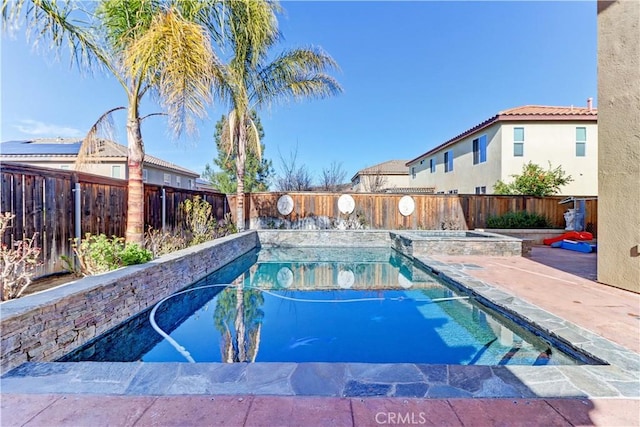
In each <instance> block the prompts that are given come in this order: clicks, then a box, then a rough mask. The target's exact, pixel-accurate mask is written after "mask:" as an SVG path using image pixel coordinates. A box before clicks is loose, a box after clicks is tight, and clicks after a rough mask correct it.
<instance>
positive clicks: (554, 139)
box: [500, 121, 598, 196]
mask: <svg viewBox="0 0 640 427" xmlns="http://www.w3.org/2000/svg"><path fill="white" fill-rule="evenodd" d="M515 127H521V128H524V155H523V156H522V157H516V156H514V155H513V128H515ZM577 127H584V128H586V131H587V142H586V147H585V156H584V157H579V156H576V128H577ZM502 159H503V161H502V173H501V176H500V179H502V180H503V181H505V182H511V181H513V178H512V177H511V175H520V174H521V173H522V166H523V165H525V164H526V163H527V162H533V163H535V164H537V165H540V166H541V167H542V168H543V169H547V168H548V167H549V161H551V166H552V167H553V168H556V167H557V166H562V170H564V171H565V172H566V173H567V174H568V175H571V177H572V178H573V181H572V182H570V183H569V184H567V185H565V186H563V187H562V188H561V189H560V190H561V193H560V194H564V195H571V196H595V195H596V194H598V125H597V124H596V122H595V121H571V122H565V121H556V122H516V123H503V125H502Z"/></svg>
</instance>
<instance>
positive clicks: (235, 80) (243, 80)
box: [215, 0, 342, 231]
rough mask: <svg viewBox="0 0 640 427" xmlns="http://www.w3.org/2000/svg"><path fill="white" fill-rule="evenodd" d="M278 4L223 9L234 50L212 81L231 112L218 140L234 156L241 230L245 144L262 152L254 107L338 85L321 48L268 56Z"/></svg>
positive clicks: (246, 3) (328, 91)
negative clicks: (221, 71)
mask: <svg viewBox="0 0 640 427" xmlns="http://www.w3.org/2000/svg"><path fill="white" fill-rule="evenodd" d="M279 10H280V8H279V6H278V5H277V4H276V3H273V2H268V1H262V0H261V1H251V0H243V1H234V2H231V7H229V8H227V9H226V10H225V24H226V25H225V27H224V33H223V42H224V45H223V46H225V47H228V48H229V51H230V52H232V57H231V59H230V60H229V62H228V63H227V64H226V66H225V67H224V69H223V70H224V71H223V75H222V76H221V82H220V84H219V85H217V86H216V87H215V90H216V93H217V95H218V96H219V98H220V99H222V100H224V101H226V102H228V104H229V107H230V112H229V114H228V115H227V116H226V118H225V120H224V122H223V131H222V137H221V143H222V146H223V147H224V149H225V151H226V152H227V153H228V155H230V156H234V157H235V159H236V182H237V190H236V221H237V226H238V230H240V231H241V230H244V228H245V221H244V170H245V162H246V155H247V150H255V152H256V154H257V155H258V156H260V137H259V131H258V128H257V127H256V124H255V122H254V120H253V119H252V117H251V111H252V110H254V109H255V110H258V109H259V108H260V107H263V106H266V105H269V104H270V103H272V102H274V101H279V100H286V99H289V98H293V99H303V98H307V97H316V98H324V97H327V96H330V95H333V94H336V93H339V92H341V91H342V88H341V87H340V85H339V83H338V82H337V81H336V80H335V79H334V78H332V77H331V76H329V75H328V74H326V70H327V69H329V68H332V67H333V68H337V64H336V63H335V61H334V60H333V59H332V58H331V57H330V56H329V55H327V54H326V53H324V52H322V51H321V50H320V49H315V48H301V49H294V50H289V51H285V52H283V53H281V54H280V55H279V56H277V57H276V58H275V59H274V60H273V61H271V62H268V52H269V50H270V49H271V48H272V47H273V46H274V45H275V43H276V42H277V41H278V39H279V36H280V34H279V32H278V22H277V19H276V13H277V12H279Z"/></svg>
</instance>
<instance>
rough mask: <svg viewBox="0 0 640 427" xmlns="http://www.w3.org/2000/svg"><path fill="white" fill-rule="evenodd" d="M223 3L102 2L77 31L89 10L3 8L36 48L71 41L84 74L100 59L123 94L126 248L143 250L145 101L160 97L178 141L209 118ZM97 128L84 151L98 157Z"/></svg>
mask: <svg viewBox="0 0 640 427" xmlns="http://www.w3.org/2000/svg"><path fill="white" fill-rule="evenodd" d="M218 3H219V2H217V1H213V0H210V1H196V0H167V1H161V0H102V1H101V2H100V3H98V5H97V7H96V8H95V10H94V11H92V12H91V13H89V15H88V17H87V18H88V20H89V23H88V24H85V25H84V26H77V25H74V24H73V23H72V16H74V14H78V13H80V11H82V10H83V9H82V7H83V6H86V4H82V3H80V2H64V3H63V4H62V5H60V4H59V3H57V2H56V1H55V0H31V1H28V2H27V1H25V0H16V1H11V0H2V23H3V27H6V26H7V25H9V26H11V25H13V24H15V23H16V22H19V20H20V19H22V18H23V17H24V18H26V21H27V24H28V28H29V30H30V32H32V33H34V34H36V35H37V36H36V37H37V40H36V42H37V41H39V40H40V39H43V38H48V39H49V40H50V41H51V42H52V45H53V46H54V47H55V48H60V47H62V45H63V43H64V42H65V41H67V42H68V47H69V50H70V53H71V55H72V57H73V58H74V59H76V61H77V63H78V65H79V66H80V68H83V67H84V66H85V65H86V64H89V63H91V61H94V62H96V61H95V60H96V59H97V60H98V61H97V62H98V63H100V65H102V66H103V67H104V68H106V69H107V70H108V71H109V72H110V73H111V74H112V75H113V76H114V77H115V78H116V80H117V81H118V82H119V83H120V85H121V86H122V88H123V89H124V91H125V93H126V96H127V122H126V129H127V144H128V166H129V167H128V170H129V181H128V193H129V194H128V203H127V231H126V240H127V241H130V242H140V243H141V242H142V239H143V232H144V201H143V184H142V162H143V160H144V144H143V140H142V132H141V127H140V125H141V122H142V121H143V120H144V119H145V118H146V117H148V116H150V115H148V116H141V114H140V104H141V101H142V99H143V97H144V95H146V94H147V93H149V92H155V93H156V94H157V95H158V97H159V99H160V104H161V106H162V107H163V108H164V110H165V112H164V113H163V114H165V115H166V116H168V123H169V127H170V129H171V131H172V132H173V134H174V135H175V136H179V135H180V134H181V133H182V132H183V131H184V130H186V131H187V132H190V131H193V130H195V119H196V118H199V117H203V116H204V114H205V112H206V105H207V103H208V101H209V100H210V98H211V87H212V86H213V84H214V83H215V81H216V76H219V75H220V73H219V70H217V69H216V67H217V65H218V64H219V61H218V60H217V57H216V55H215V53H214V51H213V48H212V43H211V41H212V40H211V39H212V36H215V34H217V32H216V30H215V22H216V18H215V17H216V16H217V13H218V12H217V10H218V9H217V6H218ZM114 110H117V109H114ZM104 119H105V116H103V117H101V120H99V122H100V121H102V120H104ZM99 122H98V123H99ZM96 128H97V127H96V126H94V127H93V128H92V131H90V132H89V134H88V135H87V137H86V138H85V141H84V143H83V147H82V148H81V151H84V152H91V151H93V148H90V147H88V146H89V145H92V144H94V143H97V142H98V138H97V132H95V130H96Z"/></svg>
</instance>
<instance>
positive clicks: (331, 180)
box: [320, 160, 347, 191]
mask: <svg viewBox="0 0 640 427" xmlns="http://www.w3.org/2000/svg"><path fill="white" fill-rule="evenodd" d="M346 176H347V172H346V171H345V170H344V169H342V163H338V162H336V161H335V160H334V161H333V162H331V165H330V166H329V167H328V168H324V169H322V178H321V182H320V188H321V189H323V190H325V191H338V187H339V186H340V184H342V183H343V182H344V179H345V177H346Z"/></svg>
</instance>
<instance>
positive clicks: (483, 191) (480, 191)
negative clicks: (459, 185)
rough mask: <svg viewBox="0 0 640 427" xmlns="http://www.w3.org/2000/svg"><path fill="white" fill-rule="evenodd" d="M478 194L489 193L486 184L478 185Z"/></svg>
mask: <svg viewBox="0 0 640 427" xmlns="http://www.w3.org/2000/svg"><path fill="white" fill-rule="evenodd" d="M476 194H487V187H486V186H485V185H483V186H482V187H476Z"/></svg>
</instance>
